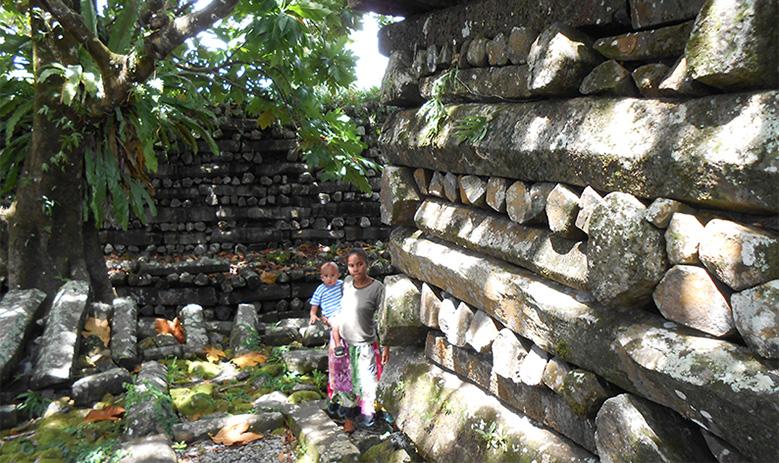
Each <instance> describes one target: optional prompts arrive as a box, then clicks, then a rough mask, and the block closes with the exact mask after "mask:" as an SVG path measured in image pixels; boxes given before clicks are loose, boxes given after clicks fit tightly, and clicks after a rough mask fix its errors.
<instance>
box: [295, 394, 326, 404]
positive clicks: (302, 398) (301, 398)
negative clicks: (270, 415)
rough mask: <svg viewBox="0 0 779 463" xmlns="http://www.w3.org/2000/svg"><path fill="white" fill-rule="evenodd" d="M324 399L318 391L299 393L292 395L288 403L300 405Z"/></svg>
mask: <svg viewBox="0 0 779 463" xmlns="http://www.w3.org/2000/svg"><path fill="white" fill-rule="evenodd" d="M321 398H322V395H321V394H320V393H319V392H317V391H297V392H293V393H292V394H290V396H289V397H288V398H287V401H288V402H289V403H291V404H295V405H297V404H300V403H303V402H308V401H310V400H319V399H321Z"/></svg>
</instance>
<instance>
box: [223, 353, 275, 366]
mask: <svg viewBox="0 0 779 463" xmlns="http://www.w3.org/2000/svg"><path fill="white" fill-rule="evenodd" d="M230 361H231V362H233V364H234V365H235V366H237V367H239V368H244V367H253V366H254V365H257V364H258V363H265V362H267V361H268V356H266V355H265V354H263V353H262V352H259V351H256V350H253V351H251V352H247V353H246V354H241V355H239V356H237V357H235V358H233V359H232V360H230Z"/></svg>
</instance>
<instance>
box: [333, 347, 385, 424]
mask: <svg viewBox="0 0 779 463" xmlns="http://www.w3.org/2000/svg"><path fill="white" fill-rule="evenodd" d="M341 342H343V344H344V345H345V346H346V347H347V352H348V354H347V355H346V356H344V357H342V358H335V356H334V355H333V351H332V350H333V348H334V345H333V342H332V338H331V341H330V355H329V364H330V376H329V378H330V384H328V388H327V394H328V398H330V399H331V400H334V401H337V402H338V403H339V405H340V406H341V409H342V413H343V414H344V416H345V417H347V418H354V417H355V416H356V415H357V412H358V410H359V412H360V413H362V414H363V415H368V416H373V415H374V414H375V413H376V390H377V389H378V385H379V379H380V378H381V371H382V367H381V350H380V349H379V343H377V342H374V343H372V344H368V343H357V344H354V345H348V344H347V343H346V341H344V340H343V339H342V340H341ZM343 361H345V363H346V367H345V368H344V365H343ZM331 391H332V392H331ZM334 396H335V399H334Z"/></svg>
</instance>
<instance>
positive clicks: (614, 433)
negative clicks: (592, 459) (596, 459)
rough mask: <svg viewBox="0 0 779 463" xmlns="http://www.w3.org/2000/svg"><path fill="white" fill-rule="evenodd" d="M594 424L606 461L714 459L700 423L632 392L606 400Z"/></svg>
mask: <svg viewBox="0 0 779 463" xmlns="http://www.w3.org/2000/svg"><path fill="white" fill-rule="evenodd" d="M595 424H596V425H597V427H598V430H597V431H596V433H595V439H596V442H597V443H598V455H599V456H600V457H601V459H602V460H604V461H613V462H625V463H627V462H633V461H659V462H669V463H670V462H674V461H711V460H712V455H711V453H710V452H709V449H708V447H707V446H706V443H705V442H704V441H703V437H702V436H701V435H700V432H699V431H698V429H697V427H696V426H695V425H694V424H692V423H690V422H688V421H685V420H683V419H682V418H681V417H679V415H676V414H675V413H673V412H672V411H671V410H668V409H665V408H663V407H661V406H659V405H657V404H655V403H652V402H650V401H648V400H645V399H642V398H640V397H636V396H635V395H632V394H621V395H618V396H617V397H614V398H611V399H609V400H607V401H606V403H604V404H603V407H601V410H600V412H599V413H598V416H597V418H595Z"/></svg>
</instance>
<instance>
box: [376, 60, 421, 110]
mask: <svg viewBox="0 0 779 463" xmlns="http://www.w3.org/2000/svg"><path fill="white" fill-rule="evenodd" d="M389 58H390V59H389V62H388V63H387V69H386V70H385V71H384V77H383V78H382V80H381V103H382V104H386V105H393V106H401V107H402V106H418V105H419V104H421V103H422V102H423V101H424V100H423V99H422V96H421V95H420V94H419V81H418V80H417V77H416V76H415V75H414V73H413V71H412V69H411V63H412V61H413V58H412V56H411V52H410V51H402V50H395V51H393V52H392V53H390V55H389Z"/></svg>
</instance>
